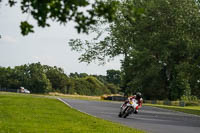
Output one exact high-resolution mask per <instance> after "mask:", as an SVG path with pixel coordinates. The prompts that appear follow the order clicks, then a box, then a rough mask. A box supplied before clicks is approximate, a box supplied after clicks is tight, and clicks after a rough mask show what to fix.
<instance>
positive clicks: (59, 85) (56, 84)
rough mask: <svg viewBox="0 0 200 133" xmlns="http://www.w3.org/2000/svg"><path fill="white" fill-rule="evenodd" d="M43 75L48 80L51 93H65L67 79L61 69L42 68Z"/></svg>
mask: <svg viewBox="0 0 200 133" xmlns="http://www.w3.org/2000/svg"><path fill="white" fill-rule="evenodd" d="M43 67H44V69H45V70H44V71H45V74H46V76H47V78H48V79H49V80H50V82H51V85H52V89H53V91H56V90H57V91H58V90H60V91H62V92H63V93H67V83H68V80H69V79H68V77H67V75H66V74H65V73H64V70H63V69H61V68H57V67H56V66H54V67H50V66H47V65H46V66H43Z"/></svg>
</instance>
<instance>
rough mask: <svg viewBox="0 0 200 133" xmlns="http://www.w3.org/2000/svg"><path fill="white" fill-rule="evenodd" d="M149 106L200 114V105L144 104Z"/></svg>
mask: <svg viewBox="0 0 200 133" xmlns="http://www.w3.org/2000/svg"><path fill="white" fill-rule="evenodd" d="M144 105H147V106H154V107H159V108H164V109H169V110H174V111H179V112H184V113H188V114H194V115H199V116H200V106H186V107H178V106H167V105H158V104H144Z"/></svg>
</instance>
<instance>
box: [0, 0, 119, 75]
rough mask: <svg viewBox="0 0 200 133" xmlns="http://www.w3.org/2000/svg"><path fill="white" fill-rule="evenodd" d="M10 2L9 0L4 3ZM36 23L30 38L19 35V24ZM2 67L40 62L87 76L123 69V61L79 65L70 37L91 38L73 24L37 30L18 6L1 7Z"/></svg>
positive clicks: (0, 49) (55, 25)
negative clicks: (25, 21)
mask: <svg viewBox="0 0 200 133" xmlns="http://www.w3.org/2000/svg"><path fill="white" fill-rule="evenodd" d="M4 1H7V0H4ZM27 18H28V21H29V22H31V23H33V24H34V26H35V28H34V30H35V33H33V34H29V35H28V36H25V37H24V36H22V35H21V34H20V28H19V25H20V21H24V20H27ZM0 35H1V39H0V66H3V67H8V66H11V67H14V66H18V65H23V64H28V63H36V62H41V64H45V65H50V66H58V67H61V68H63V69H64V70H65V73H67V74H69V73H71V72H78V73H88V74H103V75H105V74H106V70H108V69H120V58H119V57H118V58H116V59H115V60H114V61H111V62H108V63H107V64H106V65H104V66H99V65H98V62H96V63H92V64H89V65H87V64H86V63H79V61H78V58H79V56H80V53H76V52H74V51H71V49H70V47H69V46H68V44H67V42H68V41H69V40H70V39H71V38H82V39H83V38H89V37H91V35H89V36H86V35H80V34H78V33H77V32H76V29H75V28H74V27H73V23H68V24H67V25H66V26H61V25H59V24H58V23H51V27H50V28H48V27H47V28H38V27H37V26H36V22H35V21H34V20H32V19H31V17H28V16H27V15H22V14H21V11H20V8H19V6H15V7H13V8H10V7H8V6H5V3H3V2H2V3H1V4H0Z"/></svg>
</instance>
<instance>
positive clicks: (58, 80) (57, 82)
mask: <svg viewBox="0 0 200 133" xmlns="http://www.w3.org/2000/svg"><path fill="white" fill-rule="evenodd" d="M117 74H118V75H117ZM116 75H117V76H116ZM120 77H121V76H120V73H119V70H107V75H106V76H104V75H88V74H86V73H80V74H78V73H77V72H75V73H70V74H69V75H67V74H65V73H64V70H63V69H62V68H59V67H56V66H54V67H51V66H48V65H41V64H40V63H32V64H25V65H21V66H16V67H14V68H10V67H7V68H6V67H0V88H8V89H19V88H20V87H21V86H23V87H25V88H27V89H29V90H30V91H31V93H48V92H61V93H64V94H80V95H102V94H111V93H112V94H115V93H118V92H119V90H120V89H119V83H120V80H121V79H120Z"/></svg>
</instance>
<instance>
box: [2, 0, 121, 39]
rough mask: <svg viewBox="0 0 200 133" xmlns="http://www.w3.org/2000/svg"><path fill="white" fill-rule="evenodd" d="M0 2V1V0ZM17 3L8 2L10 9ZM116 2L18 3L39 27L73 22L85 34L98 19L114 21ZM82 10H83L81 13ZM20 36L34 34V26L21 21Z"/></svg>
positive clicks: (14, 0)
mask: <svg viewBox="0 0 200 133" xmlns="http://www.w3.org/2000/svg"><path fill="white" fill-rule="evenodd" d="M0 2H1V0H0ZM18 2H19V1H17V0H8V4H9V6H10V7H13V6H15V5H16V4H17V3H18ZM118 3H119V2H118V1H117V0H106V1H105V0H94V1H93V2H91V1H89V0H42V1H40V0H22V1H21V2H20V7H21V11H22V13H24V14H28V15H31V16H32V17H33V18H34V19H35V20H36V21H37V24H38V26H39V27H49V26H50V24H49V23H48V20H49V19H51V20H53V21H56V22H58V23H60V24H67V23H68V22H69V21H74V22H75V23H76V24H77V25H76V26H75V28H76V29H77V31H78V32H79V33H80V32H84V33H87V32H88V27H89V26H90V25H93V24H95V23H96V22H97V21H98V17H101V16H103V17H104V18H105V19H107V20H108V21H109V22H111V21H112V20H113V19H114V17H115V16H114V13H115V11H116V10H117V7H118ZM82 8H84V9H85V10H84V11H82ZM20 28H21V33H22V35H27V34H29V33H31V32H34V30H33V28H34V26H33V25H31V24H29V23H28V21H22V22H21V25H20Z"/></svg>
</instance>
